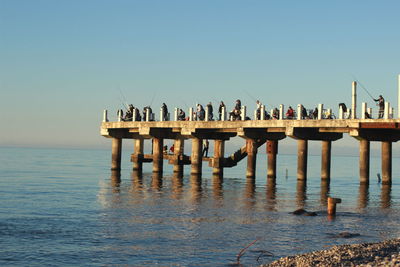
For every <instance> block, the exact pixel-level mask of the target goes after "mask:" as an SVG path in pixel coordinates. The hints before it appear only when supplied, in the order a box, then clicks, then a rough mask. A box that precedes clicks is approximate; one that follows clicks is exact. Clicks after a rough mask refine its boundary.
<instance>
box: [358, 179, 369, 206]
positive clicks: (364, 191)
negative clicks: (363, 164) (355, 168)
mask: <svg viewBox="0 0 400 267" xmlns="http://www.w3.org/2000/svg"><path fill="white" fill-rule="evenodd" d="M368 201H369V192H368V184H360V187H359V189H358V208H359V209H364V208H366V207H367V205H368Z"/></svg>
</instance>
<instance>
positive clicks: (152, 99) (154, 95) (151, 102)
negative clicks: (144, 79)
mask: <svg viewBox="0 0 400 267" xmlns="http://www.w3.org/2000/svg"><path fill="white" fill-rule="evenodd" d="M155 97H156V92H154V93H153V96H152V98H151V101H150V105H149V107H151V105H152V104H153V101H154V98H155Z"/></svg>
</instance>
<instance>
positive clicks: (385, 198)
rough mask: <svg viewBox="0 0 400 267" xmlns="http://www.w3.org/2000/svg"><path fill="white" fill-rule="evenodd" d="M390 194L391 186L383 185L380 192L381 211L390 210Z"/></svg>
mask: <svg viewBox="0 0 400 267" xmlns="http://www.w3.org/2000/svg"><path fill="white" fill-rule="evenodd" d="M391 193H392V185H390V184H383V185H382V192H381V207H382V208H383V209H387V208H390V206H391V202H392V201H391V199H392V198H391Z"/></svg>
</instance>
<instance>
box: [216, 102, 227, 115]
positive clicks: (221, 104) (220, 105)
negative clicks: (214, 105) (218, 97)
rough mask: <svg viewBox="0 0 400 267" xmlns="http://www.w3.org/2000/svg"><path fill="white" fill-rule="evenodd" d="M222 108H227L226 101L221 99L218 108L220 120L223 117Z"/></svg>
mask: <svg viewBox="0 0 400 267" xmlns="http://www.w3.org/2000/svg"><path fill="white" fill-rule="evenodd" d="M222 108H225V110H226V107H225V104H224V101H221V103H220V104H219V108H218V115H219V120H221V119H222V112H223V111H222Z"/></svg>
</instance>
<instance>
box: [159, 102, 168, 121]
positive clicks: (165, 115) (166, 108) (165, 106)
mask: <svg viewBox="0 0 400 267" xmlns="http://www.w3.org/2000/svg"><path fill="white" fill-rule="evenodd" d="M161 109H162V115H163V121H167V120H168V107H167V105H166V104H165V103H163V104H162V106H161Z"/></svg>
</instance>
